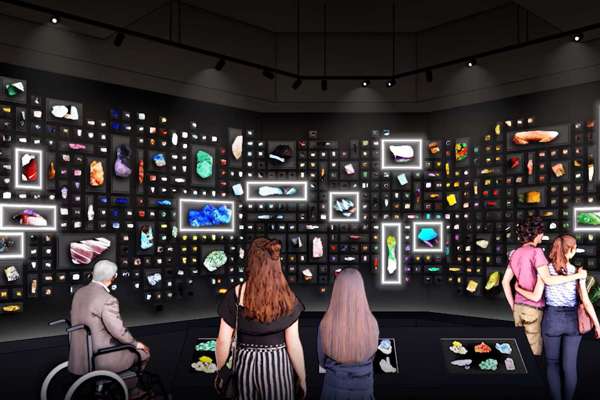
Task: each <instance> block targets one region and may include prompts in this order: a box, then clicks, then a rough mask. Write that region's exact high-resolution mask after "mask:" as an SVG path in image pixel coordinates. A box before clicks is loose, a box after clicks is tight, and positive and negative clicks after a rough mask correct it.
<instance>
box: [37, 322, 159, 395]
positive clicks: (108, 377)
mask: <svg viewBox="0 0 600 400" xmlns="http://www.w3.org/2000/svg"><path fill="white" fill-rule="evenodd" d="M60 324H65V325H66V327H67V328H66V331H67V335H68V337H69V344H70V342H71V335H72V334H73V333H74V332H78V331H85V333H86V338H87V340H86V351H87V353H86V354H87V356H88V357H87V361H88V372H87V373H85V374H84V375H74V374H71V373H70V372H69V362H68V361H64V362H62V363H60V364H58V365H57V366H56V367H54V368H53V369H52V370H51V371H50V372H49V373H48V375H46V378H45V379H44V381H43V383H42V388H41V390H40V399H41V400H55V399H60V400H63V399H64V400H80V399H86V400H88V399H89V400H129V389H128V387H127V384H126V383H125V382H126V381H127V380H129V379H137V382H138V383H140V384H142V385H145V386H148V387H155V386H156V387H157V388H158V392H159V393H160V395H161V397H160V398H163V399H169V398H170V396H167V394H166V391H165V389H164V387H163V385H162V382H161V381H160V378H159V377H158V375H155V374H152V373H150V372H147V371H143V370H142V359H141V356H140V355H139V353H138V352H137V349H136V348H135V346H133V345H130V344H119V345H116V346H112V347H107V348H103V349H99V350H98V351H96V352H95V353H94V352H93V346H92V336H91V332H90V329H89V328H88V327H87V326H86V325H84V324H79V325H74V326H73V325H71V322H70V321H69V320H68V319H60V320H56V321H52V322H49V323H48V325H50V326H54V325H60ZM119 351H131V352H133V353H134V354H135V356H136V361H135V362H134V364H133V366H132V367H131V368H130V369H128V370H126V371H123V372H120V373H115V372H112V371H107V370H99V369H96V367H95V364H96V358H97V357H99V356H102V355H105V354H110V353H115V352H119ZM150 398H154V397H153V395H149V394H148V395H145V396H143V397H142V399H150Z"/></svg>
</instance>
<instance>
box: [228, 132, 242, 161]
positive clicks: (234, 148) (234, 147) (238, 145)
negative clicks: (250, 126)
mask: <svg viewBox="0 0 600 400" xmlns="http://www.w3.org/2000/svg"><path fill="white" fill-rule="evenodd" d="M243 146H244V137H243V136H242V135H238V136H236V137H235V139H234V140H233V143H231V153H232V154H233V158H235V159H236V160H239V159H240V158H241V157H242V149H243Z"/></svg>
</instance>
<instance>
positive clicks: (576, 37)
mask: <svg viewBox="0 0 600 400" xmlns="http://www.w3.org/2000/svg"><path fill="white" fill-rule="evenodd" d="M581 39H583V34H582V33H576V34H574V35H573V41H574V42H581Z"/></svg>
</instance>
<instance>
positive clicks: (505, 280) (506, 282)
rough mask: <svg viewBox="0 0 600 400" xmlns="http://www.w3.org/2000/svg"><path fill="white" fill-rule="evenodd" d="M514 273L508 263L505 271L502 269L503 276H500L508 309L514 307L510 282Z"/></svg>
mask: <svg viewBox="0 0 600 400" xmlns="http://www.w3.org/2000/svg"><path fill="white" fill-rule="evenodd" d="M514 277H515V274H514V273H513V270H512V268H510V264H509V266H508V267H506V271H504V276H503V277H502V289H503V290H504V296H506V301H508V305H509V306H510V309H511V310H512V309H514V308H515V299H514V297H513V293H512V288H511V286H510V283H511V282H512V280H513V278H514Z"/></svg>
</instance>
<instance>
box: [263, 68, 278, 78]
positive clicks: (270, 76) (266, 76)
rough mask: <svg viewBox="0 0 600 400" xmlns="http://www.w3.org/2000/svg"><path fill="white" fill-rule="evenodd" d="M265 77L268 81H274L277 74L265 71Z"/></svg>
mask: <svg viewBox="0 0 600 400" xmlns="http://www.w3.org/2000/svg"><path fill="white" fill-rule="evenodd" d="M262 74H263V76H264V77H265V78H267V79H274V78H275V74H274V73H273V72H271V71H269V70H268V69H263V73H262Z"/></svg>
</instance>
